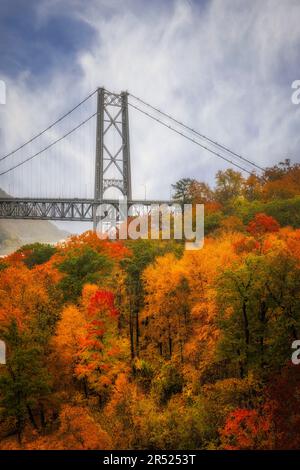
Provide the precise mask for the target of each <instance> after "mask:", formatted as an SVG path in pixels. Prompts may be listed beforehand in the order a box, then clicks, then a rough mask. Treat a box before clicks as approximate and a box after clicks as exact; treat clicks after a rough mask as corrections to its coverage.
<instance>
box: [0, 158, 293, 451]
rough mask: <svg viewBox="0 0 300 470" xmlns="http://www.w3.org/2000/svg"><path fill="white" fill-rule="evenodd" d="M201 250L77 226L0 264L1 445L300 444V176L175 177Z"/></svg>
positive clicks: (284, 167)
mask: <svg viewBox="0 0 300 470" xmlns="http://www.w3.org/2000/svg"><path fill="white" fill-rule="evenodd" d="M173 190H174V199H175V200H177V201H179V202H181V203H186V202H189V203H192V204H196V203H203V204H204V206H205V242H204V247H203V248H202V249H200V250H194V251H188V250H184V243H183V242H182V241H177V240H159V241H157V240H143V239H139V240H126V241H121V240H112V241H110V240H105V239H100V238H99V237H98V236H97V235H96V234H95V233H93V232H91V231H88V232H85V233H84V234H82V235H74V236H71V237H70V238H68V239H67V240H66V241H65V242H62V243H60V244H57V245H55V246H52V245H48V244H41V243H35V244H33V245H25V246H23V247H22V248H20V249H19V250H18V251H16V252H14V253H12V254H10V255H8V256H5V257H2V258H1V260H0V339H1V340H3V341H4V342H5V344H6V348H7V351H6V364H3V365H0V449H31V450H33V449H150V450H151V449H232V450H235V449H251V450H252V449H296V448H299V446H300V411H299V410H300V395H299V386H300V365H299V366H297V365H294V364H293V363H292V361H291V357H292V352H293V351H292V343H293V341H295V340H297V339H300V165H298V164H293V163H291V162H290V161H289V160H285V161H283V162H280V163H279V164H278V165H275V166H273V167H270V168H267V169H266V170H265V171H264V174H263V175H262V176H257V175H255V174H251V175H249V176H248V177H244V176H243V175H242V174H241V173H239V172H238V171H234V170H231V169H227V170H225V171H219V172H218V173H217V174H216V176H215V184H214V186H213V187H210V186H209V185H208V184H206V183H203V182H201V181H198V180H196V179H190V178H184V179H182V180H180V181H178V182H177V183H175V184H174V185H173Z"/></svg>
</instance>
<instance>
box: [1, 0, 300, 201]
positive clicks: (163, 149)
mask: <svg viewBox="0 0 300 470" xmlns="http://www.w3.org/2000/svg"><path fill="white" fill-rule="evenodd" d="M162 4H163V6H162ZM59 12H60V13H59ZM57 14H69V15H73V16H74V17H76V18H77V19H80V20H81V21H82V22H84V23H85V24H88V25H89V26H90V27H91V28H92V29H93V30H94V32H95V35H94V39H93V41H92V43H91V44H90V47H89V49H88V50H81V51H79V52H78V54H77V66H78V69H79V71H80V73H79V75H78V77H77V76H73V71H69V70H68V68H66V70H62V69H61V68H59V69H55V70H53V72H52V74H51V76H50V77H49V79H48V80H47V81H46V82H43V83H40V86H39V87H38V88H37V89H34V90H32V89H31V87H30V80H28V79H27V80H26V81H24V80H23V79H22V77H16V79H15V80H9V81H8V90H9V101H10V102H9V104H8V105H7V116H6V125H5V136H6V144H7V146H8V147H14V145H16V144H17V143H19V142H21V141H22V140H23V139H25V138H26V137H27V136H28V135H29V136H30V135H32V134H34V132H35V131H36V130H37V129H40V128H42V127H43V126H45V125H47V124H48V123H49V122H50V121H51V120H52V119H55V118H56V116H57V115H59V114H61V113H62V112H63V111H64V110H66V109H68V108H69V107H70V106H71V105H72V104H74V103H76V99H78V100H79V99H80V98H81V97H83V96H85V95H86V94H88V93H89V92H90V91H91V90H93V89H94V88H96V87H97V86H102V85H104V86H105V87H106V88H107V89H109V90H112V91H121V90H124V89H125V90H126V89H127V90H129V91H132V93H134V94H136V95H137V96H140V97H142V98H144V99H145V100H146V101H148V102H150V103H152V104H153V105H156V106H158V107H160V108H161V109H163V110H166V111H167V112H168V113H170V114H172V115H174V116H175V117H178V118H179V119H180V120H182V121H184V122H186V123H190V124H192V125H193V127H194V128H196V129H199V130H200V131H201V132H202V133H204V134H207V135H208V136H210V137H212V138H214V139H216V140H219V141H221V142H222V143H224V144H225V145H227V146H228V147H230V148H232V149H233V150H236V151H237V152H239V153H241V154H242V155H245V156H246V157H249V158H251V159H252V160H254V161H256V162H257V163H258V164H262V165H269V164H274V163H276V162H277V161H278V160H279V159H280V158H284V157H285V156H290V157H292V159H294V160H298V161H299V147H300V145H299V144H300V141H299V139H300V138H299V132H297V129H298V128H299V116H300V111H299V110H300V106H298V107H297V106H295V105H293V104H292V103H291V99H290V96H291V88H290V86H291V83H292V81H293V80H295V79H298V78H300V77H299V76H294V73H295V74H296V73H297V67H298V63H299V46H300V29H299V26H298V18H299V14H300V5H299V2H297V1H294V0H289V1H283V0H281V1H280V0H272V1H270V0H269V1H265V2H261V1H260V0H254V1H252V2H248V1H246V0H244V1H238V0H231V1H230V2H224V1H221V0H214V1H211V2H204V3H203V4H202V3H201V2H191V1H189V2H188V1H179V0H178V1H176V2H141V1H137V0H136V1H124V2H118V1H113V2H112V1H108V0H107V1H99V0H91V1H90V2H83V1H79V0H75V1H66V0H64V1H63V0H55V1H53V2H49V1H47V2H46V1H44V2H40V3H39V9H38V21H39V27H40V28H42V27H43V25H44V24H46V23H47V21H48V20H49V17H50V16H51V17H53V16H55V15H57ZM75 34H76V31H74V35H75ZM25 73H26V71H25ZM27 73H28V72H27ZM130 124H131V129H130V130H131V156H132V172H133V188H134V190H133V192H134V196H136V197H143V194H144V187H143V186H142V184H147V194H148V196H149V197H152V198H168V197H169V190H170V185H171V183H173V182H174V181H176V180H177V179H179V178H180V177H183V176H195V177H197V178H199V179H205V180H206V181H209V182H212V181H213V176H214V173H215V171H216V170H217V169H219V168H224V167H226V164H224V163H222V161H220V160H218V159H216V158H215V157H213V156H210V155H209V154H207V153H206V152H205V151H204V150H201V149H200V148H199V147H196V146H194V144H192V143H189V142H188V141H186V140H185V139H183V138H181V137H179V136H176V135H175V134H172V133H171V132H170V131H168V130H167V129H164V128H161V127H160V126H159V125H157V124H155V123H154V122H152V121H150V120H149V119H147V118H145V117H143V116H141V115H139V114H137V112H136V111H132V112H131V113H130ZM92 131H93V129H92V127H91V126H90V128H89V138H90V139H91V140H92V139H93V134H92ZM74 140H75V139H74ZM74 140H73V141H72V140H71V141H70V142H71V143H72V142H73V145H74V146H75V147H74V150H72V158H74V159H76V161H77V164H76V166H75V168H74V165H72V164H70V160H68V158H70V155H71V154H70V153H68V152H67V150H66V149H65V152H66V155H62V157H61V159H62V160H63V162H60V165H61V168H62V169H64V170H67V171H68V172H69V173H68V175H69V176H70V175H71V176H72V178H71V179H72V182H73V183H74V185H75V188H73V189H72V188H70V190H71V192H72V194H74V191H75V190H76V185H77V184H78V175H82V174H84V173H88V174H89V175H90V177H91V173H92V169H91V167H90V166H89V167H88V170H87V171H86V172H85V171H84V169H85V168H86V155H85V154H84V146H83V143H82V142H81V143H80V142H78V141H77V142H74ZM85 140H87V139H86V137H85ZM91 146H92V144H91ZM61 152H62V153H63V149H62V150H61ZM92 152H93V149H92V147H91V148H90V149H89V153H90V154H92ZM45 160H46V159H45ZM35 163H36V164H37V166H38V163H37V162H35ZM41 165H42V164H41ZM30 168H31V169H32V172H33V171H34V167H33V163H32V167H30ZM80 169H81V170H80ZM22 171H24V173H23V175H26V168H25V167H24V170H22ZM53 171H54V170H53ZM76 172H77V173H76ZM32 178H33V180H34V177H32V176H31V179H32ZM21 179H23V180H26V177H25V178H21V176H20V175H19V181H20V180H21ZM29 180H30V179H29V178H27V182H26V181H25V182H23V183H22V184H23V185H24V191H25V190H26V189H27V188H26V186H28V184H30V185H31V186H32V185H33V184H34V181H33V182H32V181H31V183H28V182H29ZM69 180H70V177H69ZM69 180H68V181H69ZM73 183H72V184H73ZM0 184H1V183H0ZM19 184H21V181H20V183H19ZM57 184H58V182H57ZM69 184H71V183H67V184H66V185H65V188H66V187H68V185H69ZM86 184H87V183H86Z"/></svg>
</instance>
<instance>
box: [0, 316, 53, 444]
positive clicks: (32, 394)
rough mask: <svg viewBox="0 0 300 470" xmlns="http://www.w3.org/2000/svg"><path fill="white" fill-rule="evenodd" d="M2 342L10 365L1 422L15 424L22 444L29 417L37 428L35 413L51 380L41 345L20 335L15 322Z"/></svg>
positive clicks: (2, 378)
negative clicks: (6, 419)
mask: <svg viewBox="0 0 300 470" xmlns="http://www.w3.org/2000/svg"><path fill="white" fill-rule="evenodd" d="M2 338H3V339H4V341H5V342H6V345H7V362H6V365H5V366H3V367H2V373H1V375H0V397H1V407H2V418H6V417H12V418H13V419H14V420H15V427H16V432H17V435H18V439H19V441H20V442H21V437H22V432H23V429H24V426H25V423H26V420H27V419H28V417H29V419H30V422H31V424H32V425H33V426H34V428H36V429H37V428H38V425H37V422H36V420H35V416H34V415H35V410H36V409H37V408H38V407H40V406H41V405H42V402H43V400H44V399H45V398H46V397H47V396H48V395H49V393H50V391H51V387H50V384H51V380H50V376H49V373H48V371H47V368H46V367H45V363H44V355H43V349H42V347H41V345H39V344H38V343H35V342H34V341H33V338H32V335H30V334H28V333H27V332H20V330H19V328H18V326H17V323H16V321H14V320H13V321H12V322H11V323H10V324H9V326H8V328H7V329H6V331H4V332H3V333H2Z"/></svg>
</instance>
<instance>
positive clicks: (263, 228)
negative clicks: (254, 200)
mask: <svg viewBox="0 0 300 470" xmlns="http://www.w3.org/2000/svg"><path fill="white" fill-rule="evenodd" d="M279 228H280V225H279V223H278V222H277V220H276V219H274V217H271V216H270V215H267V214H264V213H259V214H256V215H255V217H254V219H253V220H251V221H250V222H249V224H248V226H247V231H248V232H249V233H251V235H254V236H261V235H264V234H265V233H271V232H278V230H279Z"/></svg>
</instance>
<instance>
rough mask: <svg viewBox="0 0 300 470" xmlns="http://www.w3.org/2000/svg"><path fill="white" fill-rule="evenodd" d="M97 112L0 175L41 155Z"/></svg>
mask: <svg viewBox="0 0 300 470" xmlns="http://www.w3.org/2000/svg"><path fill="white" fill-rule="evenodd" d="M96 114H97V112H96V113H94V114H92V115H91V116H89V117H88V118H87V119H85V120H84V121H82V122H81V123H80V124H78V126H76V127H73V129H71V130H70V131H69V132H67V133H66V134H64V135H63V136H61V137H59V138H58V139H56V140H54V141H53V142H51V144H49V145H47V146H46V147H44V148H43V149H42V150H39V151H38V152H36V153H35V154H34V155H31V156H30V157H28V158H26V159H25V160H23V161H22V162H20V163H18V164H17V165H14V166H12V167H11V168H9V169H8V170H5V171H2V172H1V173H0V176H2V175H5V174H6V173H9V172H10V171H12V170H15V169H16V168H18V167H20V166H22V165H24V164H25V163H27V162H29V161H30V160H33V159H34V158H35V157H37V156H39V155H41V154H42V153H43V152H45V151H46V150H48V149H49V148H51V147H53V145H55V144H57V143H58V142H60V141H61V140H63V139H64V138H65V137H68V136H69V135H70V134H72V133H73V132H75V131H76V130H77V129H79V128H80V127H81V126H83V125H84V124H86V123H87V122H88V121H90V120H91V119H92V118H93V117H94V116H96Z"/></svg>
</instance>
